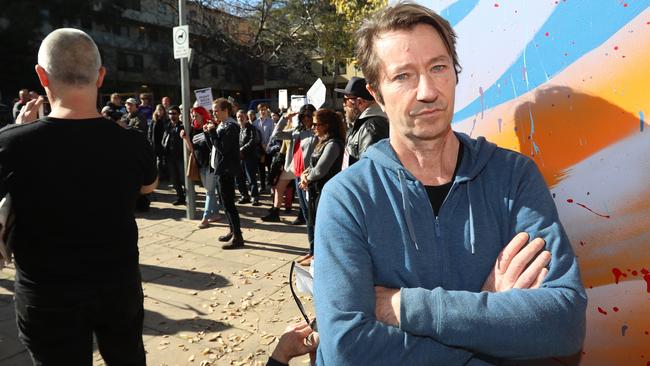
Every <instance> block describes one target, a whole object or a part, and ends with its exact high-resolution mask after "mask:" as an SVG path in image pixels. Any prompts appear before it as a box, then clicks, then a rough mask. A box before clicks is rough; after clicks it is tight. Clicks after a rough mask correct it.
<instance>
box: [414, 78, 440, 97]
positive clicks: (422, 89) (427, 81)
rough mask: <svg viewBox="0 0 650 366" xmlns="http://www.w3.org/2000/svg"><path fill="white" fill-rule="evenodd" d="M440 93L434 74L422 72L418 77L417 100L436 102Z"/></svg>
mask: <svg viewBox="0 0 650 366" xmlns="http://www.w3.org/2000/svg"><path fill="white" fill-rule="evenodd" d="M438 94H439V93H438V88H437V86H436V82H435V78H434V77H433V76H432V75H428V74H421V75H420V77H419V79H418V92H417V100H418V101H420V102H423V103H431V102H435V101H436V99H438Z"/></svg>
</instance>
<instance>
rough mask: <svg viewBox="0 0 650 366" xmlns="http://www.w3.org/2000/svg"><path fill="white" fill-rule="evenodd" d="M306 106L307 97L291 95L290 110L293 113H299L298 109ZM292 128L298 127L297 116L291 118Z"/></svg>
mask: <svg viewBox="0 0 650 366" xmlns="http://www.w3.org/2000/svg"><path fill="white" fill-rule="evenodd" d="M305 104H307V97H306V96H304V95H292V96H291V110H292V111H293V112H296V113H298V112H299V111H300V107H302V106H303V105H305ZM292 124H293V127H297V126H298V115H295V116H293V121H292Z"/></svg>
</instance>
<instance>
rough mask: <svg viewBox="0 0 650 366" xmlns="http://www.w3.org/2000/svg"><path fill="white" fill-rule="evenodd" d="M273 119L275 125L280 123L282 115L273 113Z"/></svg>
mask: <svg viewBox="0 0 650 366" xmlns="http://www.w3.org/2000/svg"><path fill="white" fill-rule="evenodd" d="M271 119H273V123H278V121H279V120H280V115H279V114H277V113H275V112H273V113H271Z"/></svg>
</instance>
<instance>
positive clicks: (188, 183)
mask: <svg viewBox="0 0 650 366" xmlns="http://www.w3.org/2000/svg"><path fill="white" fill-rule="evenodd" d="M185 24H187V12H186V11H185V0H178V25H185ZM188 37H189V34H188ZM189 71H190V70H189V64H188V59H187V57H184V58H182V59H181V95H182V102H183V112H182V113H183V126H184V128H185V133H187V136H189V133H190V131H191V125H190V109H191V106H190V73H189ZM183 156H184V158H185V171H186V172H187V166H188V164H189V157H190V156H189V153H188V151H187V149H183ZM185 200H186V201H187V218H188V219H189V220H194V218H195V216H196V194H195V193H194V182H192V180H191V179H190V178H189V177H188V176H187V174H186V175H185Z"/></svg>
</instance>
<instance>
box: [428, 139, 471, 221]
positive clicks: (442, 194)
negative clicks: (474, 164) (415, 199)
mask: <svg viewBox="0 0 650 366" xmlns="http://www.w3.org/2000/svg"><path fill="white" fill-rule="evenodd" d="M459 145H460V146H459V147H458V158H457V159H456V168H455V169H454V176H453V177H452V179H451V182H449V183H445V184H443V185H439V186H424V188H426V190H427V194H428V195H429V201H430V202H431V208H433V215H434V216H436V217H437V216H438V213H440V207H441V206H442V203H443V202H444V201H445V198H447V194H448V193H449V190H450V189H451V186H452V184H453V183H454V177H456V173H458V167H460V162H461V161H462V160H463V144H459Z"/></svg>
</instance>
